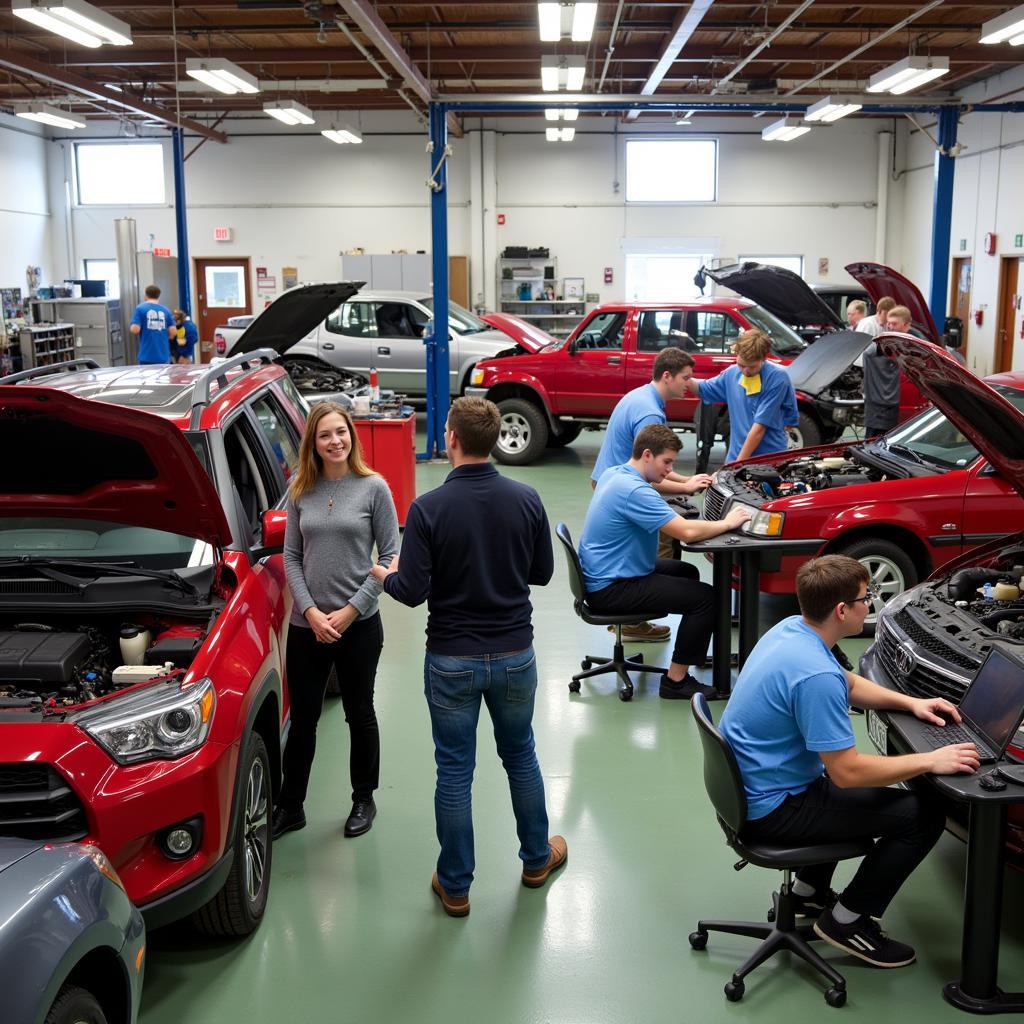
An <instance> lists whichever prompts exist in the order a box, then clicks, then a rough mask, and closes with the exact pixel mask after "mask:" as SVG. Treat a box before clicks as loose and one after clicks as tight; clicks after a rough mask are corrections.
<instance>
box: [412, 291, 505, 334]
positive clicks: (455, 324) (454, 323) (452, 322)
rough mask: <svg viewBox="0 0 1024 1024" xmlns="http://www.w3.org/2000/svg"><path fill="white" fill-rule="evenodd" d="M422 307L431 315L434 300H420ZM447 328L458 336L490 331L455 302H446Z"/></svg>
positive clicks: (488, 327)
mask: <svg viewBox="0 0 1024 1024" xmlns="http://www.w3.org/2000/svg"><path fill="white" fill-rule="evenodd" d="M420 302H421V304H422V305H424V306H426V307H427V309H429V310H430V312H431V313H433V312H434V300H433V298H429V299H420ZM448 326H449V327H450V328H452V330H455V331H458V332H459V334H479V333H480V332H481V331H490V330H492V329H493V328H491V327H490V326H489V325H488V324H485V323H484V322H483V320H481V319H480V317H478V316H474V315H473V314H472V313H470V311H469V310H468V309H463V308H462V307H461V306H460V305H459V304H458V303H457V302H452V301H451V300H450V299H449V301H448Z"/></svg>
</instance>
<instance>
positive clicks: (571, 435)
mask: <svg viewBox="0 0 1024 1024" xmlns="http://www.w3.org/2000/svg"><path fill="white" fill-rule="evenodd" d="M582 430H583V424H582V423H565V424H563V425H562V432H561V433H560V434H550V435H549V436H548V447H549V448H565V447H566V446H567V445H570V444H572V443H573V441H575V440H576V438H577V437H579V436H580V433H581V431H582Z"/></svg>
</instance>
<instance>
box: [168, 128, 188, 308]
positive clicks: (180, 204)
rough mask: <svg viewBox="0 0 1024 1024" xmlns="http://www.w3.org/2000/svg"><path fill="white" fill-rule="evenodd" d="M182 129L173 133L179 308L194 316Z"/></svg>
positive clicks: (174, 130)
mask: <svg viewBox="0 0 1024 1024" xmlns="http://www.w3.org/2000/svg"><path fill="white" fill-rule="evenodd" d="M184 134H185V133H184V132H183V131H182V129H181V128H175V129H173V130H172V132H171V140H172V143H173V145H172V148H173V151H174V226H175V229H176V230H177V234H178V308H179V309H183V310H185V312H186V313H188V314H189V315H190V316H191V314H192V286H191V284H190V280H191V274H190V273H189V264H188V224H187V223H186V221H185V139H184Z"/></svg>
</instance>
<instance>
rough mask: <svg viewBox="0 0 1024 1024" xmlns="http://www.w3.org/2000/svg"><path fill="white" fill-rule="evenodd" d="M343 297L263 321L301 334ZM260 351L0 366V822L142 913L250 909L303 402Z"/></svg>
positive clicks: (298, 295)
mask: <svg viewBox="0 0 1024 1024" xmlns="http://www.w3.org/2000/svg"><path fill="white" fill-rule="evenodd" d="M355 291H356V288H355V287H353V286H351V285H348V284H335V285H310V286H304V287H303V288H301V289H296V290H295V292H294V293H290V294H292V299H291V300H290V301H289V302H282V301H281V300H278V302H277V303H275V304H274V307H275V310H276V312H275V314H274V317H273V318H272V319H273V320H274V323H275V325H276V328H277V330H278V331H279V332H281V333H287V332H290V333H292V334H293V335H294V336H295V337H296V338H300V337H302V336H303V334H305V333H306V332H307V331H308V330H309V329H310V328H311V327H312V326H314V325H315V324H316V323H318V322H319V321H320V320H322V319H323V318H324V316H326V315H327V313H328V312H330V311H331V310H333V309H336V308H337V307H338V305H339V304H340V303H341V302H343V301H344V300H345V299H346V298H348V297H349V296H350V295H352V294H353V293H354V292H355ZM289 307H290V313H289ZM269 323H270V321H268V324H269ZM278 347H280V346H278ZM273 356H274V352H272V351H262V352H253V353H248V354H245V355H242V356H239V357H236V358H235V359H233V360H229V361H227V362H225V363H223V364H221V365H219V366H215V367H212V368H211V367H206V366H149V367H112V368H99V367H97V366H96V365H95V364H90V363H89V361H86V360H82V361H78V362H76V363H71V364H60V365H58V366H54V367H42V368H41V369H38V370H34V371H27V372H25V373H21V374H16V375H14V376H13V377H7V378H4V379H2V380H0V448H2V450H3V451H4V453H5V454H4V472H3V476H2V478H0V762H2V763H0V787H2V788H0V834H4V835H11V836H20V837H23V838H28V839H36V840H53V841H65V840H83V841H85V842H90V843H95V844H96V845H97V846H99V847H100V848H101V849H102V850H103V851H104V853H106V855H107V856H108V857H109V858H110V860H111V861H112V862H113V864H114V866H115V867H116V868H117V872H118V874H119V875H120V877H121V878H122V879H123V880H124V883H125V886H126V888H127V891H128V895H129V896H130V897H131V898H132V899H133V900H134V901H135V902H136V903H137V904H139V906H140V907H141V909H142V911H143V913H144V914H145V915H146V919H147V922H148V923H149V925H150V926H154V925H159V924H163V923H166V922H167V921H170V920H173V919H175V918H179V917H182V916H184V915H186V914H189V913H193V912H194V913H195V918H196V921H197V923H198V924H199V925H200V926H201V927H202V928H204V930H206V931H208V932H211V933H214V934H220V935H243V934H246V933H247V932H249V931H251V930H252V929H253V928H255V927H256V925H257V924H258V923H259V921H260V918H261V917H262V914H263V910H264V907H265V904H266V899H267V893H268V889H269V884H270V866H271V849H272V847H271V842H270V828H269V815H270V810H271V807H272V805H273V793H274V791H275V790H276V787H277V785H278V779H279V775H280V764H281V750H282V736H283V733H284V726H285V724H286V723H287V720H288V691H287V685H286V680H285V678H284V650H285V644H286V639H287V628H288V625H287V624H288V615H289V612H290V605H291V598H290V596H289V591H288V586H287V583H286V581H285V575H284V566H283V559H282V556H281V553H280V552H281V545H282V543H283V539H284V518H285V515H284V512H283V511H280V509H281V507H282V506H283V502H284V494H285V489H286V486H287V483H288V479H289V477H290V475H291V474H292V473H293V472H294V471H295V469H296V466H297V459H298V446H299V439H300V437H301V434H302V429H303V424H304V421H305V415H306V411H307V407H306V405H305V403H304V401H303V399H302V398H301V397H300V396H299V394H298V392H297V391H296V389H295V387H294V385H293V384H292V382H291V380H290V379H289V377H288V375H287V374H286V372H285V371H284V370H283V369H282V368H281V367H280V366H278V365H276V364H274V363H273V362H272V357H273Z"/></svg>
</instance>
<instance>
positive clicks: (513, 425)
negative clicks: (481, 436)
mask: <svg viewBox="0 0 1024 1024" xmlns="http://www.w3.org/2000/svg"><path fill="white" fill-rule="evenodd" d="M530 437H531V434H530V424H529V422H528V421H527V419H526V418H525V417H524V416H522V415H521V414H520V413H518V412H506V413H503V414H502V417H501V431H500V432H499V434H498V448H499V449H501V451H503V452H504V453H505V454H506V455H515V454H517V453H519V452H521V451H523V450H524V449H526V448H528V447H529V446H530Z"/></svg>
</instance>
